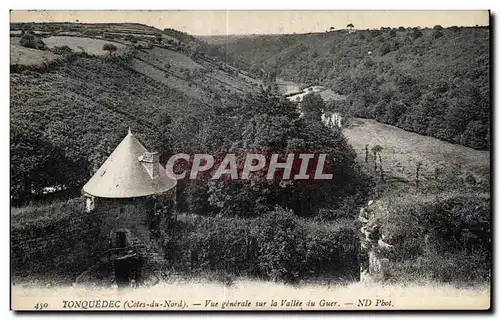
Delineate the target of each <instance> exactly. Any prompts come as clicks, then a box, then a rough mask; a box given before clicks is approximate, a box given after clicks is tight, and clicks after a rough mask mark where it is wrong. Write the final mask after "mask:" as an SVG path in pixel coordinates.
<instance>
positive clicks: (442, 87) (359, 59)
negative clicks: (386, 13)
mask: <svg viewBox="0 0 500 320" xmlns="http://www.w3.org/2000/svg"><path fill="white" fill-rule="evenodd" d="M212 38H213V39H212V41H211V40H210V38H208V37H203V39H205V40H207V41H208V42H213V43H217V41H219V43H220V44H219V45H217V47H218V48H219V49H220V51H222V52H223V53H222V55H221V57H223V59H225V60H226V61H227V62H228V63H230V64H232V65H234V66H236V67H238V68H240V69H243V70H248V71H250V74H253V75H258V74H259V73H261V71H260V70H261V69H264V70H265V71H267V72H271V71H275V72H276V74H277V76H278V77H280V78H282V79H285V80H290V81H295V82H297V83H309V84H317V85H323V86H325V87H329V88H331V89H333V90H334V91H336V92H338V93H340V94H344V95H347V96H348V97H349V100H350V105H351V112H352V113H353V114H354V115H355V116H358V117H365V118H373V119H376V120H378V121H380V122H383V123H387V124H391V125H395V126H398V127H400V128H403V129H405V130H408V131H413V132H417V133H420V134H423V135H429V136H433V137H436V138H439V139H442V140H445V141H449V142H453V143H459V144H462V145H465V146H469V147H472V148H476V149H488V148H489V144H490V137H489V136H490V114H491V113H490V99H489V97H490V88H489V86H490V84H489V77H490V74H489V70H490V57H489V52H490V47H489V43H490V32H489V28H488V27H450V28H442V27H441V26H435V27H434V28H426V29H420V28H404V27H399V28H397V29H396V28H392V29H391V28H382V29H380V30H379V29H377V30H354V29H353V30H350V31H349V30H338V31H332V32H324V33H314V34H297V35H290V34H289V35H281V36H276V35H263V36H249V37H239V36H238V37H237V36H234V37H228V38H226V40H224V37H221V36H216V37H212ZM214 39H215V40H214Z"/></svg>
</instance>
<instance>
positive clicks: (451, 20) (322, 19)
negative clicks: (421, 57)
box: [10, 10, 489, 35]
mask: <svg viewBox="0 0 500 320" xmlns="http://www.w3.org/2000/svg"><path fill="white" fill-rule="evenodd" d="M77 20H78V21H79V22H82V23H96V22H101V23H102V22H104V23H119V22H130V23H142V24H146V25H150V26H153V27H156V28H159V29H165V28H173V29H176V30H180V31H184V32H187V33H190V34H193V35H226V34H235V35H241V34H286V33H288V34H291V33H308V32H324V31H326V30H329V29H330V27H334V28H335V29H345V28H346V26H347V25H348V24H350V23H351V24H353V25H354V27H355V28H356V29H373V28H380V27H399V26H404V27H417V26H420V27H433V26H435V25H438V24H439V25H441V26H443V27H450V26H454V25H456V26H475V25H480V26H488V25H489V13H488V11H486V10H475V11H465V10H461V11H459V10H448V11H422V10H420V11H382V10H381V11H354V10H351V11H345V10H342V11H341V10H337V11H326V10H315V11H299V10H297V11H292V10H287V11H257V10H253V11H222V10H220V11H208V10H207V11H124V10H121V11H88V10H87V11H20V10H19V11H18V10H15V11H11V14H10V21H11V22H76V21H77Z"/></svg>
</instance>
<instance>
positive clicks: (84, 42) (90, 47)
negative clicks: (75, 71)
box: [43, 36, 126, 56]
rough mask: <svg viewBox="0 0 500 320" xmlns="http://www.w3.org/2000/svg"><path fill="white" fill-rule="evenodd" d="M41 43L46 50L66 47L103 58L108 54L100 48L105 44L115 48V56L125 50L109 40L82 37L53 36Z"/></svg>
mask: <svg viewBox="0 0 500 320" xmlns="http://www.w3.org/2000/svg"><path fill="white" fill-rule="evenodd" d="M43 42H45V44H46V45H47V47H48V48H54V47H60V46H68V47H70V48H71V50H73V51H74V52H86V53H88V54H90V55H96V56H103V55H107V54H109V53H108V52H107V51H104V50H102V47H103V46H104V44H106V43H110V44H113V45H115V46H116V48H117V54H120V52H121V51H123V50H124V49H125V47H126V46H125V45H123V44H121V43H117V42H113V41H110V40H100V39H93V38H84V37H65V36H53V37H48V38H44V39H43Z"/></svg>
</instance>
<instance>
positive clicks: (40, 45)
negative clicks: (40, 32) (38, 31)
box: [19, 33, 46, 50]
mask: <svg viewBox="0 0 500 320" xmlns="http://www.w3.org/2000/svg"><path fill="white" fill-rule="evenodd" d="M19 43H20V44H21V45H22V46H23V47H26V48H32V49H38V50H45V49H46V46H45V43H44V42H43V41H42V40H40V39H39V38H38V37H36V36H35V35H34V34H32V33H25V34H24V35H23V36H22V37H21V39H20V40H19Z"/></svg>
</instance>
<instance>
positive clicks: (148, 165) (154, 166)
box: [83, 130, 177, 281]
mask: <svg viewBox="0 0 500 320" xmlns="http://www.w3.org/2000/svg"><path fill="white" fill-rule="evenodd" d="M176 184H177V181H176V180H175V179H173V178H170V177H169V176H167V174H166V171H165V168H164V167H163V166H162V165H161V164H160V162H159V154H158V153H156V152H149V151H148V150H147V149H146V148H145V147H144V146H143V145H142V144H141V143H140V142H139V140H138V139H137V138H136V137H135V136H134V135H133V134H132V132H130V130H129V132H128V134H127V136H126V137H125V138H124V139H123V140H122V141H121V142H120V144H119V145H118V146H117V147H116V149H115V150H114V151H113V152H112V153H111V155H110V156H109V157H108V158H107V159H106V161H104V163H103V164H102V166H101V167H100V168H99V169H98V170H97V171H96V172H95V174H94V175H93V176H92V178H91V179H90V180H89V181H88V182H87V183H86V184H85V186H84V187H83V193H84V197H85V207H86V211H87V212H88V213H89V214H95V215H96V217H97V219H98V221H99V222H98V223H99V224H100V227H99V229H100V237H99V239H96V241H102V242H103V251H104V252H107V253H106V255H107V259H108V260H109V262H112V263H114V268H113V269H114V270H113V271H114V276H113V278H115V277H116V281H118V280H119V278H121V279H122V280H123V281H126V280H127V279H124V278H129V279H130V278H133V279H134V280H135V278H136V277H135V276H132V275H130V274H129V273H130V272H131V271H130V270H129V269H130V268H129V267H126V266H130V265H131V262H130V261H132V260H133V259H135V258H138V257H139V258H141V259H145V260H149V261H150V262H152V260H154V259H156V258H157V259H161V258H162V254H163V253H162V248H161V247H160V246H159V245H158V244H156V241H155V239H154V238H155V232H157V231H158V228H159V226H160V224H161V223H162V221H165V219H168V218H169V215H171V214H172V212H171V211H172V210H173V207H174V206H175V200H174V199H175V186H176ZM120 261H121V262H120ZM153 262H154V261H153ZM119 265H122V266H125V267H118V266H119ZM119 273H120V274H121V275H119Z"/></svg>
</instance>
